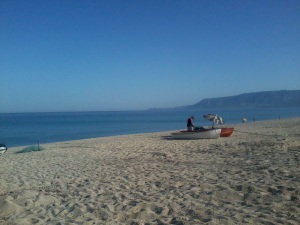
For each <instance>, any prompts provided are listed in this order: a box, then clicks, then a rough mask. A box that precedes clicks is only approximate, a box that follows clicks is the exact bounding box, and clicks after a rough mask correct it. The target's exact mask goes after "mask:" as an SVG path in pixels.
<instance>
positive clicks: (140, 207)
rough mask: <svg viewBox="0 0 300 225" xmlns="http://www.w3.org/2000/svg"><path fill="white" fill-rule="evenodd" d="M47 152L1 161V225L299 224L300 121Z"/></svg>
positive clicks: (67, 145) (102, 141)
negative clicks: (210, 135)
mask: <svg viewBox="0 0 300 225" xmlns="http://www.w3.org/2000/svg"><path fill="white" fill-rule="evenodd" d="M232 126H233V127H234V128H235V131H234V133H233V134H232V136H230V137H226V138H219V139H213V140H209V139H207V140H173V139H172V138H171V137H170V134H171V132H172V131H169V132H158V133H147V134H135V135H122V136H114V137H102V138H94V139H85V140H76V141H68V142H59V143H51V144H44V145H42V148H43V150H42V151H33V152H27V153H21V154H15V153H16V152H18V151H20V150H21V149H22V147H17V148H11V149H9V150H8V151H7V152H6V153H4V154H3V155H2V156H0V174H1V176H0V224H2V225H19V224H22V225H26V224H40V225H42V224H43V225H44V224H49V225H50V224H51V225H56V224H57V225H58V224H84V225H85V224H87V225H89V224H108V225H113V224H117V225H118V224H128V225H129V224H130V225H142V224H143V225H146V224H151V225H152V224H153V225H154V224H157V225H162V224H177V225H179V224H223V225H224V224H230V225H232V224H293V225H296V224H300V216H299V215H300V190H299V187H300V161H299V160H300V138H299V137H300V118H291V119H281V120H268V121H259V122H250V123H243V124H234V125H232ZM226 127H230V125H226Z"/></svg>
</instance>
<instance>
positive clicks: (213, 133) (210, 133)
mask: <svg viewBox="0 0 300 225" xmlns="http://www.w3.org/2000/svg"><path fill="white" fill-rule="evenodd" d="M220 134H221V128H211V129H203V130H195V131H187V130H184V131H179V132H176V133H172V137H173V138H174V139H187V140H190V139H216V138H219V137H220Z"/></svg>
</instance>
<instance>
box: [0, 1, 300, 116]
mask: <svg viewBox="0 0 300 225" xmlns="http://www.w3.org/2000/svg"><path fill="white" fill-rule="evenodd" d="M0 78H1V79H0V81H1V92H0V112H51V111H56V112H59V111H95V110H140V109H148V108H151V107H176V106H183V105H190V104H195V103H197V102H199V101H200V100H202V99H203V98H211V97H224V96H232V95H236V94H242V93H248V92H257V91H271V90H296V89H298V90H299V89H300V1H299V0H270V1H268V0H257V1H256V0H236V1H230V0H228V1H227V0H226V1H224V0H219V1H218V0H211V1H209V0H199V1H197V0H194V1H189V0H105V1H104V0H103V1H101V0H95V1H92V0H51V1H46V0H26V1H20V0H0Z"/></svg>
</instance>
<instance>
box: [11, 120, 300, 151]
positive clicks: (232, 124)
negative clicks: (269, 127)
mask: <svg viewBox="0 0 300 225" xmlns="http://www.w3.org/2000/svg"><path fill="white" fill-rule="evenodd" d="M297 118H300V117H290V118H280V119H270V120H257V121H253V120H250V121H247V122H245V123H242V122H240V123H229V124H219V125H215V127H226V126H228V127H234V126H239V125H241V124H249V123H260V122H270V121H280V120H290V119H297ZM204 127H210V126H207V125H205V126H204ZM179 130H185V128H184V126H183V128H182V129H179ZM176 131H178V130H168V131H155V132H145V133H133V134H119V135H112V136H101V137H93V138H82V139H72V140H65V141H53V142H39V144H40V145H48V144H54V143H62V142H70V141H81V140H82V141H84V140H89V139H97V138H107V137H108V138H110V137H112V138H113V137H119V136H131V135H147V134H152V133H153V134H155V133H166V132H169V133H171V132H176ZM37 143H38V142H37ZM37 143H34V144H31V145H18V146H13V147H9V146H8V151H9V150H10V149H15V148H25V147H28V146H35V145H37Z"/></svg>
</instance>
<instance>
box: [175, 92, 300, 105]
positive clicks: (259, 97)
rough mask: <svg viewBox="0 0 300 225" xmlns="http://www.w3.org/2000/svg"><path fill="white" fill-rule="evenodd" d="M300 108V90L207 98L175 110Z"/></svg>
mask: <svg viewBox="0 0 300 225" xmlns="http://www.w3.org/2000/svg"><path fill="white" fill-rule="evenodd" d="M275 107H277V108H280V107H300V90H281V91H262V92H252V93H245V94H240V95H235V96H229V97H219V98H205V99H203V100H201V101H200V102H198V103H196V104H193V105H188V106H181V107H176V108H173V109H221V108H222V109H226V108H230V109H232V108H275Z"/></svg>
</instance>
